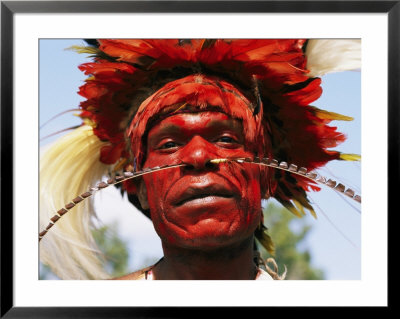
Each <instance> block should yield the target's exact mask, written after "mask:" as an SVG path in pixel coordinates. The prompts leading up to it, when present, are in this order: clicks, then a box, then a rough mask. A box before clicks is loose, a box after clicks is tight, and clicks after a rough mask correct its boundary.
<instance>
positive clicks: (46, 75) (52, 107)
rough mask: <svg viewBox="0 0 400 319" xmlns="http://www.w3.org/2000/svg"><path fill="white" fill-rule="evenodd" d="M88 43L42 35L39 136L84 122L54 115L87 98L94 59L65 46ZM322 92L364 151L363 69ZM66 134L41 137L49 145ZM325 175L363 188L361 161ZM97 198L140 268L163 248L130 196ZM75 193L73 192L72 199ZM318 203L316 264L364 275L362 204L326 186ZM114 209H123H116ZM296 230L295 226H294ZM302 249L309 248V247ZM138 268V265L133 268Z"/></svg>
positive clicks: (313, 239) (350, 145)
mask: <svg viewBox="0 0 400 319" xmlns="http://www.w3.org/2000/svg"><path fill="white" fill-rule="evenodd" d="M77 44H78V45H79V44H83V41H82V40H80V39H72V40H57V39H54V40H52V39H49V40H40V61H39V62H40V64H39V67H40V78H39V85H40V88H39V89H40V100H39V102H40V110H39V112H40V126H41V128H40V136H41V138H43V137H45V136H48V135H49V134H52V133H54V132H57V131H60V130H62V129H65V128H68V127H71V126H74V125H79V124H80V123H81V121H80V119H79V118H78V117H77V116H75V115H74V112H73V111H71V112H67V113H65V114H63V115H61V116H59V117H57V118H56V119H54V120H51V121H50V122H49V123H47V124H46V125H44V126H43V127H42V125H43V124H44V123H46V122H47V121H48V120H50V119H51V118H52V117H53V116H55V115H57V114H60V113H61V112H64V111H67V110H73V109H76V108H77V107H78V105H79V102H80V101H82V98H81V97H80V96H79V95H78V94H77V91H78V88H79V86H80V85H82V84H83V80H84V79H85V76H84V75H83V73H82V72H80V71H79V70H78V68H77V66H78V65H79V64H81V63H84V62H87V61H89V59H87V56H86V55H83V54H77V53H75V52H73V51H69V50H65V48H68V47H70V46H71V45H77ZM322 88H323V91H324V92H323V95H322V97H321V98H320V99H319V100H318V101H317V102H315V103H314V104H313V105H315V106H317V107H319V108H322V109H326V110H329V111H334V112H337V113H341V114H344V115H348V116H352V117H353V118H354V121H351V122H332V124H331V125H333V126H337V127H338V130H339V131H341V132H344V133H345V134H346V135H347V136H348V139H347V141H346V142H344V143H343V144H341V145H340V146H338V147H337V150H339V151H341V152H345V153H357V154H361V142H360V140H361V73H360V72H354V71H350V72H342V73H333V74H329V75H327V76H324V77H323V78H322ZM60 135H61V134H57V135H56V136H53V137H51V138H46V139H44V140H43V141H41V143H40V145H41V146H45V145H47V144H48V143H51V142H53V141H55V140H56V139H57V138H58V137H59V136H60ZM321 174H322V175H325V176H331V177H332V178H333V179H335V180H337V181H340V182H342V183H343V184H344V185H346V186H348V187H351V188H352V189H354V190H355V191H356V192H357V193H359V194H360V193H361V164H360V163H355V162H343V161H336V162H335V163H330V164H329V165H328V167H327V168H326V169H322V170H321ZM99 195H100V196H99V198H98V199H96V200H97V202H98V207H99V211H100V212H99V215H100V217H103V219H104V221H105V222H107V223H108V222H117V223H119V221H120V220H124V223H120V224H119V227H120V231H121V236H122V237H123V238H124V239H126V241H127V242H129V244H130V249H131V252H132V260H131V266H132V268H135V267H138V265H140V264H141V261H142V260H147V261H150V260H156V259H157V258H158V257H159V256H160V254H161V253H162V252H161V247H160V242H159V240H158V238H157V235H156V234H155V233H154V230H153V228H152V225H151V223H150V222H149V221H147V220H145V219H144V218H143V216H141V214H140V213H138V212H136V211H134V209H133V208H132V207H131V205H129V204H128V203H127V202H126V199H125V201H122V202H121V204H120V206H119V207H118V208H116V207H115V205H116V201H118V193H116V192H113V191H112V190H110V191H109V192H108V193H106V192H105V193H104V194H101V193H99ZM75 196H76V194H71V198H73V197H75ZM311 198H312V200H313V201H314V202H315V204H316V205H317V207H316V209H317V214H318V219H317V220H315V219H313V218H312V217H311V216H306V217H304V218H303V219H302V221H301V222H306V223H307V224H309V225H311V226H312V230H311V231H310V235H309V236H308V237H307V238H306V241H305V243H304V245H303V246H304V247H307V249H310V251H311V255H312V264H313V265H314V266H316V267H319V268H321V269H323V270H324V272H325V274H326V278H327V279H339V280H340V279H361V211H360V210H361V207H360V205H359V204H358V203H356V202H353V201H351V200H349V199H348V198H345V197H344V196H341V195H340V194H337V193H336V192H335V191H333V190H331V189H328V188H326V187H323V188H322V191H320V192H318V193H312V194H311ZM115 211H118V213H117V214H115ZM127 220H132V222H131V223H129V222H127ZM293 227H294V229H295V228H296V225H293ZM303 246H302V247H300V248H304V247H303ZM132 270H134V269H132Z"/></svg>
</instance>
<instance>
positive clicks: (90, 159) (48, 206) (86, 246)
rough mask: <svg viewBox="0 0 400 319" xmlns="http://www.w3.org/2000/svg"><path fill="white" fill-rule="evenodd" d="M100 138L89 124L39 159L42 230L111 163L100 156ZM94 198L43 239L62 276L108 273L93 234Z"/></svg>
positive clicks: (44, 251) (48, 259)
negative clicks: (104, 162) (107, 163)
mask: <svg viewBox="0 0 400 319" xmlns="http://www.w3.org/2000/svg"><path fill="white" fill-rule="evenodd" d="M103 145H104V143H103V142H101V141H100V140H99V139H98V138H97V137H96V136H95V135H94V134H93V130H92V128H91V127H89V126H82V127H80V128H78V129H76V130H74V131H73V132H71V133H69V134H67V135H66V136H64V137H62V138H60V139H59V140H58V141H56V142H55V143H54V144H53V145H52V146H51V147H49V149H47V150H46V151H45V152H44V154H43V156H41V159H40V230H39V231H42V230H43V229H45V228H46V226H47V225H48V223H49V221H50V218H51V217H53V216H54V215H55V214H56V212H57V211H58V210H59V209H61V208H63V207H64V206H65V204H67V203H69V202H70V201H71V200H72V199H73V198H75V197H77V196H78V195H80V194H82V193H84V192H86V191H88V190H89V189H90V187H93V186H95V185H96V184H97V183H98V182H99V181H100V180H101V179H102V177H103V176H104V175H105V173H106V172H107V171H108V169H109V168H110V166H109V165H105V164H102V163H101V162H100V161H99V151H100V148H101V146H103ZM95 217H96V215H95V212H94V209H93V202H92V198H88V199H86V200H85V201H83V202H81V203H79V204H78V205H76V206H75V207H74V208H72V209H71V210H70V211H69V212H68V213H66V214H65V215H63V216H62V217H61V218H60V220H58V221H57V222H56V223H55V225H54V226H53V227H52V228H50V230H49V231H48V233H47V234H46V235H45V236H44V237H43V239H42V240H41V242H40V247H39V249H40V259H41V261H42V262H43V263H44V264H46V265H48V266H50V268H51V269H52V271H53V272H54V273H55V274H56V275H57V276H58V277H59V278H61V279H105V278H108V277H109V275H108V274H107V273H106V272H105V271H104V269H103V265H102V261H101V254H100V253H99V251H98V249H97V247H96V244H95V242H94V240H93V237H92V232H91V230H92V229H93V227H94V225H93V218H95Z"/></svg>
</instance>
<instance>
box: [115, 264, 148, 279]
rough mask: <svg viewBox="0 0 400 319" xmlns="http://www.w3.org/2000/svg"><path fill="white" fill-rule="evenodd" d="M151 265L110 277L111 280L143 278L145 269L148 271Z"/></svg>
mask: <svg viewBox="0 0 400 319" xmlns="http://www.w3.org/2000/svg"><path fill="white" fill-rule="evenodd" d="M151 268H152V267H151V266H150V267H146V268H143V269H140V270H138V271H135V272H132V273H130V274H128V275H124V276H121V277H117V278H112V280H145V279H146V278H145V277H146V271H149V270H150V269H151Z"/></svg>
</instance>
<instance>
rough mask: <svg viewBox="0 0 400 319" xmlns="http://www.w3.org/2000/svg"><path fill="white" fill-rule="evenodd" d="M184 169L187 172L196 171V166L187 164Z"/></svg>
mask: <svg viewBox="0 0 400 319" xmlns="http://www.w3.org/2000/svg"><path fill="white" fill-rule="evenodd" d="M184 168H185V169H186V170H189V171H190V170H193V169H194V165H191V164H187V163H186V166H184Z"/></svg>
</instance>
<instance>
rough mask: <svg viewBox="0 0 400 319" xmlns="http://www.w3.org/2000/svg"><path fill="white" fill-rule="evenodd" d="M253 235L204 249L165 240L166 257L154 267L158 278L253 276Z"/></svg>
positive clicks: (204, 278) (237, 278)
mask: <svg viewBox="0 0 400 319" xmlns="http://www.w3.org/2000/svg"><path fill="white" fill-rule="evenodd" d="M253 240H254V239H253V236H251V237H250V238H248V239H246V240H244V241H243V242H241V243H238V244H235V245H232V246H229V247H224V248H219V249H215V250H212V251H205V250H200V249H186V248H177V247H171V246H169V245H168V244H165V243H163V250H164V258H163V259H162V260H161V261H160V262H159V263H158V264H157V265H156V266H155V267H154V269H153V274H154V279H157V280H185V279H186V280H253V279H255V276H256V273H257V268H256V265H255V263H254V250H253Z"/></svg>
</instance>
